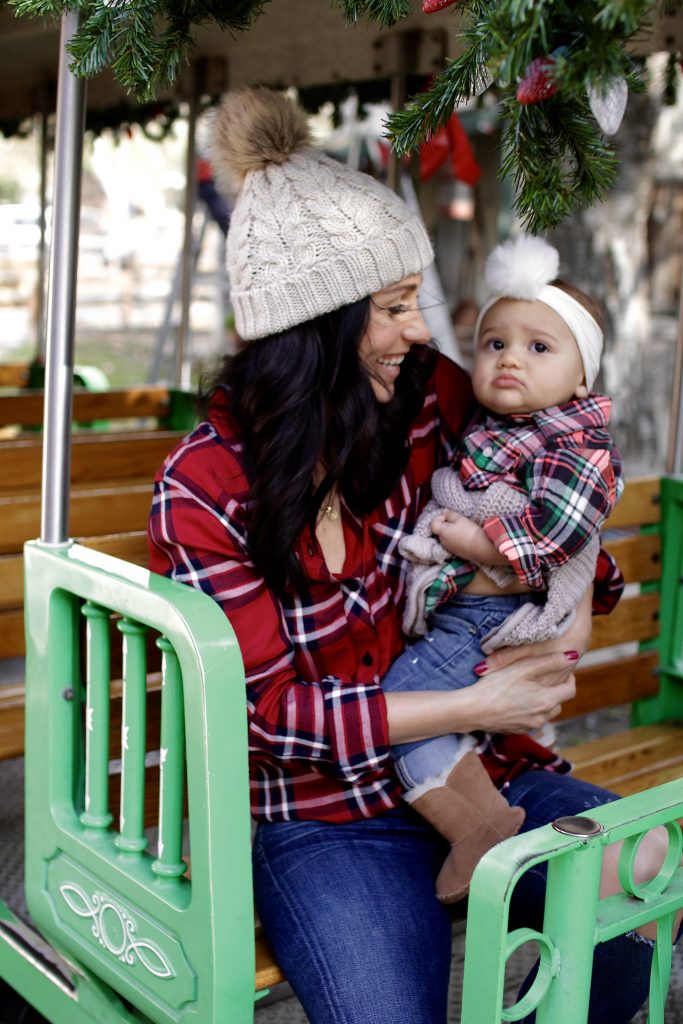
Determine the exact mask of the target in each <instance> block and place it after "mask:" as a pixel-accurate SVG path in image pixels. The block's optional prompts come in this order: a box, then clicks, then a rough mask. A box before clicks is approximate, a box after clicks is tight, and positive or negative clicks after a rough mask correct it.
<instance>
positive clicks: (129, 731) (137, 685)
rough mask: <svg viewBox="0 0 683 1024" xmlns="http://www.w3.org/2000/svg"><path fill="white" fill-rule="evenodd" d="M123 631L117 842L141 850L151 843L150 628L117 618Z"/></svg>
mask: <svg viewBox="0 0 683 1024" xmlns="http://www.w3.org/2000/svg"><path fill="white" fill-rule="evenodd" d="M116 625H117V628H118V629H119V630H120V631H121V633H122V634H123V713H122V718H121V821H120V826H119V827H120V831H119V835H118V836H117V837H116V840H115V841H116V845H117V846H118V848H119V849H120V850H127V851H129V852H130V853H139V852H141V851H142V850H144V849H145V847H146V846H147V839H146V838H145V835H144V827H145V736H146V710H147V707H146V705H147V654H146V650H145V634H146V633H147V630H146V628H145V627H144V626H141V625H140V624H139V623H137V622H133V621H132V620H131V619H127V618H123V619H121V620H120V622H117V624H116Z"/></svg>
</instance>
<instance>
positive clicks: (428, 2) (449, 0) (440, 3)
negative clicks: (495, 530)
mask: <svg viewBox="0 0 683 1024" xmlns="http://www.w3.org/2000/svg"><path fill="white" fill-rule="evenodd" d="M459 2H460V0H422V10H423V12H424V14H436V12H437V11H443V9H444V7H450V6H451V4H455V3H459Z"/></svg>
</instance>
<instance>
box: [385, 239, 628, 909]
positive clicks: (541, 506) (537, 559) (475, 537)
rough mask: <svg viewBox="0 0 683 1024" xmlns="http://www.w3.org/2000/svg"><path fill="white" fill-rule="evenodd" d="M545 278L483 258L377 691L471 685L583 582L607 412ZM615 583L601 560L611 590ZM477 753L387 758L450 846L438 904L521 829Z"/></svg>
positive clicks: (560, 286) (556, 613)
mask: <svg viewBox="0 0 683 1024" xmlns="http://www.w3.org/2000/svg"><path fill="white" fill-rule="evenodd" d="M558 269H559V256H558V253H557V251H556V250H555V249H554V248H552V246H550V245H548V243H546V242H544V241H542V240H541V239H538V238H534V237H532V236H525V235H523V236H521V237H520V238H517V239H515V240H513V241H510V242H505V243H503V244H502V245H499V246H498V247H497V248H496V249H495V250H494V251H493V252H492V253H491V255H490V256H489V258H488V260H487V263H486V281H487V284H488V285H489V287H490V289H491V291H492V293H493V297H492V298H491V299H489V301H488V302H487V303H486V304H485V305H484V306H483V308H482V310H481V312H480V314H479V318H478V320H477V323H476V326H475V333H474V351H473V358H474V362H473V370H472V384H473V388H474V392H475V395H476V397H477V399H478V401H479V402H480V404H481V405H482V406H483V410H482V416H481V417H480V418H479V420H478V422H477V423H476V424H475V425H474V426H473V427H471V428H470V430H469V431H468V432H467V433H466V435H465V437H464V439H463V442H462V445H461V447H460V449H459V451H458V453H457V456H456V459H455V460H454V464H453V466H452V467H448V468H444V469H440V470H437V472H436V473H435V474H434V476H433V477H432V500H431V501H430V502H429V504H428V505H427V507H426V508H425V510H424V512H423V513H422V515H421V517H420V519H419V520H418V522H417V524H416V528H415V532H414V534H413V535H412V536H411V537H407V538H404V540H403V541H401V544H400V550H401V553H402V554H403V555H404V557H405V558H407V559H408V560H409V561H410V562H411V565H410V567H409V570H408V579H407V601H406V612H405V616H404V622H403V625H404V629H405V631H406V632H407V633H409V634H413V635H417V636H420V637H421V639H419V640H417V641H416V642H415V643H413V644H412V645H410V646H409V647H407V649H406V651H405V653H404V654H403V655H401V656H400V657H399V658H398V659H397V660H396V661H395V662H394V664H393V665H392V666H391V668H390V670H389V672H388V673H387V675H386V676H385V677H384V680H383V687H384V689H385V690H387V691H398V690H420V689H422V690H439V689H441V690H443V689H454V688H460V687H464V686H469V685H471V684H472V683H475V682H476V681H477V675H476V673H475V671H474V670H475V666H476V664H477V662H479V661H481V659H482V657H483V655H485V654H487V653H490V652H491V651H493V650H495V649H496V648H498V647H503V646H509V645H514V644H524V643H532V642H534V641H537V640H546V639H549V638H552V637H556V636H559V635H561V634H562V633H563V632H564V631H565V630H566V629H567V627H568V626H569V624H570V623H571V621H572V619H573V617H574V614H575V609H576V605H577V604H578V602H579V600H580V599H581V597H582V596H583V594H584V593H585V591H586V589H587V588H588V587H589V586H591V585H592V582H593V578H594V576H595V569H596V561H597V556H598V551H599V547H600V541H599V537H598V531H599V529H600V526H601V525H602V523H603V522H604V520H605V519H606V518H607V516H609V514H610V512H611V511H612V509H613V508H614V505H615V503H616V501H617V500H618V498H619V496H620V494H621V491H622V490H623V481H622V477H621V460H620V457H619V454H618V452H617V450H616V448H615V446H614V444H613V442H612V439H611V437H610V435H609V433H608V431H607V424H608V421H609V414H610V405H611V403H610V400H609V399H608V398H607V397H606V396H604V395H599V394H591V387H592V386H593V383H594V381H595V378H596V376H597V373H598V369H599V365H600V355H601V352H602V343H603V334H602V329H601V327H600V324H599V323H598V319H599V317H600V314H599V311H598V309H597V307H596V306H595V304H594V303H593V301H592V300H591V299H590V298H589V297H588V296H586V295H585V294H584V293H583V292H581V291H580V290H579V289H577V288H575V287H573V286H571V285H569V284H566V283H565V282H563V281H560V280H558V279H557V271H558ZM478 570H481V571H479V572H478ZM622 587H623V580H622V578H621V574H620V572H619V570H618V569H617V567H616V566H615V565H614V564H613V563H612V565H611V567H610V576H609V579H608V588H609V590H610V592H611V593H612V594H617V595H618V594H619V593H620V592H621V589H622ZM474 747H475V740H474V739H473V738H472V737H471V736H456V735H445V736H441V737H437V738H435V739H431V740H425V741H424V742H420V743H407V744H402V745H401V746H397V747H394V748H393V751H392V753H393V755H394V758H395V761H396V769H397V772H398V775H399V778H400V779H401V781H402V783H403V785H404V786H405V790H406V792H405V799H406V800H407V801H408V802H409V803H410V804H411V805H412V807H413V808H414V809H415V810H416V811H419V813H420V814H422V815H423V816H424V817H425V818H426V819H427V820H428V821H429V822H430V823H431V824H432V825H433V826H434V827H435V828H436V829H437V830H438V831H439V832H441V833H442V835H444V836H445V837H446V838H447V839H448V840H449V842H450V843H451V847H452V848H451V852H450V854H449V856H448V858H447V860H446V863H445V864H444V866H443V868H442V869H441V872H440V874H439V877H438V879H437V896H438V897H439V899H440V900H441V901H442V902H444V903H452V902H455V901H456V900H458V899H460V898H462V897H463V896H464V895H465V894H466V893H467V891H468V888H469V881H470V877H471V874H472V871H473V870H474V868H475V866H476V864H477V862H478V861H479V859H480V857H481V856H482V854H483V853H485V851H486V850H487V849H489V848H490V847H491V846H493V845H495V844H496V843H498V842H500V840H502V839H505V838H507V837H508V836H511V835H515V833H516V832H518V831H519V829H520V827H521V825H522V822H523V820H524V811H523V810H522V809H521V808H518V807H510V806H509V804H508V803H507V801H506V800H505V799H504V797H503V796H501V794H500V793H499V792H498V790H497V789H496V787H495V786H494V784H493V782H492V781H491V779H490V777H489V775H488V773H487V772H486V770H485V769H484V767H483V765H482V763H481V761H480V759H479V757H478V755H477V753H476V752H475V750H474Z"/></svg>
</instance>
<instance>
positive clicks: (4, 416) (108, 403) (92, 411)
mask: <svg viewBox="0 0 683 1024" xmlns="http://www.w3.org/2000/svg"><path fill="white" fill-rule="evenodd" d="M44 402H45V395H44V392H43V391H41V390H30V391H21V392H17V393H16V394H4V395H0V425H6V424H17V425H18V426H21V427H39V426H41V425H42V423H43V408H44ZM169 408H170V398H169V391H168V388H166V387H163V386H161V385H149V386H146V385H140V386H138V387H129V388H112V389H111V390H110V391H88V390H86V389H85V388H74V391H73V418H74V420H75V421H76V422H77V423H88V422H92V421H94V420H125V419H138V418H147V417H153V418H155V419H159V420H163V419H165V418H166V417H167V416H168V412H169Z"/></svg>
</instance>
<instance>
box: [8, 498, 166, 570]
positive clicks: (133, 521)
mask: <svg viewBox="0 0 683 1024" xmlns="http://www.w3.org/2000/svg"><path fill="white" fill-rule="evenodd" d="M152 495H153V488H152V483H151V481H149V480H146V481H144V482H142V481H137V482H133V483H130V482H127V483H125V484H124V483H123V482H122V483H121V485H120V487H113V486H112V487H106V486H101V487H96V486H95V487H90V488H88V489H78V488H75V489H73V490H72V492H71V516H70V525H69V533H70V534H71V535H72V536H75V537H78V536H82V537H88V536H90V535H91V534H92V529H93V524H95V523H96V524H97V525H98V526H99V528H100V529H101V531H102V532H103V533H107V534H111V533H128V532H131V531H133V530H141V529H143V528H144V527H146V525H147V519H148V516H149V510H150V508H151V505H152ZM0 522H2V524H3V528H2V530H1V531H0V554H11V553H13V552H17V551H20V550H21V548H22V546H23V544H24V542H25V541H27V540H31V539H32V538H33V537H37V536H38V535H39V533H40V501H39V498H38V497H37V496H35V495H24V496H20V497H13V498H0Z"/></svg>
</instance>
